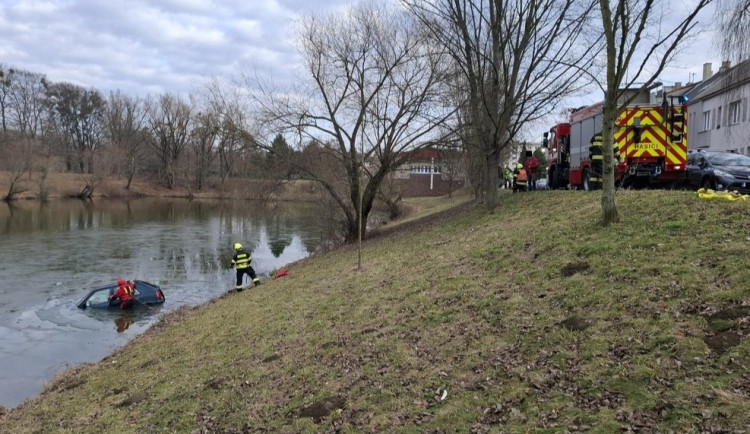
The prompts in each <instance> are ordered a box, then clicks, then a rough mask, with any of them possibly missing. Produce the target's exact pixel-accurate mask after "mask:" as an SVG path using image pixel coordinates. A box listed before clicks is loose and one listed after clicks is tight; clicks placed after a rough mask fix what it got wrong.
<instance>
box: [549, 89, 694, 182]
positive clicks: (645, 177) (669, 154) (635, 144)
mask: <svg viewBox="0 0 750 434" xmlns="http://www.w3.org/2000/svg"><path fill="white" fill-rule="evenodd" d="M643 95H644V96H645V97H640V98H638V99H640V100H641V101H637V100H636V102H634V103H632V104H631V105H629V106H627V107H625V108H624V109H623V110H622V111H621V112H620V113H619V114H618V116H617V121H616V122H615V125H614V129H613V133H614V151H615V153H614V155H615V159H616V161H613V164H616V166H615V183H616V184H617V185H622V186H641V187H642V186H666V185H672V184H675V183H678V182H681V181H682V180H683V179H684V177H685V165H686V159H687V107H686V104H685V102H684V101H682V98H679V97H672V98H669V99H670V100H671V101H668V98H667V96H666V94H664V96H663V99H662V103H661V104H660V105H659V104H650V103H649V102H648V99H649V93H648V92H644V93H643ZM602 107H603V103H597V104H594V105H591V106H587V107H583V108H580V109H577V110H574V111H573V112H572V113H571V114H570V122H566V123H562V124H557V125H555V126H554V127H552V128H551V129H550V130H549V131H548V132H545V133H544V139H543V142H542V143H543V146H544V147H545V148H547V152H548V154H547V173H548V178H549V181H548V183H549V187H550V188H551V189H556V188H581V189H584V190H590V189H592V188H593V187H594V185H595V184H594V183H591V182H590V178H591V174H592V168H593V164H592V161H591V156H590V154H589V146H590V144H591V141H592V138H593V137H594V135H595V134H600V133H601V131H602V119H603V112H602Z"/></svg>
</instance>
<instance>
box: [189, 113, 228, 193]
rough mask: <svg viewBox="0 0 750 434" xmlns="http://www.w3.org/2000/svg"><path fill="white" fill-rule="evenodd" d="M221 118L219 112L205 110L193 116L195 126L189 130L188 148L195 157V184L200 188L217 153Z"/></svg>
mask: <svg viewBox="0 0 750 434" xmlns="http://www.w3.org/2000/svg"><path fill="white" fill-rule="evenodd" d="M220 123H221V119H220V114H219V113H214V112H211V111H205V112H201V113H198V114H197V115H196V116H195V127H194V128H193V130H192V132H191V137H190V148H191V150H192V154H193V157H194V158H195V163H194V164H195V167H194V175H195V185H196V187H197V188H198V190H200V189H202V188H203V186H204V184H205V182H206V178H207V177H208V173H209V170H210V169H211V166H212V165H213V163H214V161H215V160H216V157H217V156H218V153H217V146H216V145H217V143H218V142H219V140H220V139H219V137H220V134H221V124H220Z"/></svg>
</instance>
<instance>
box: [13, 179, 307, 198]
mask: <svg viewBox="0 0 750 434" xmlns="http://www.w3.org/2000/svg"><path fill="white" fill-rule="evenodd" d="M85 176H86V177H88V176H89V175H85ZM10 179H11V176H10V173H8V172H3V171H0V198H2V197H5V195H6V194H7V193H8V190H9V188H10ZM40 179H41V174H40V173H33V172H32V173H29V174H25V175H24V176H23V178H22V179H21V180H20V181H19V183H18V184H19V185H20V187H21V190H22V191H21V192H20V193H18V194H16V195H14V197H13V200H48V199H64V198H75V197H80V195H81V192H83V191H84V188H85V187H86V178H84V175H81V174H77V173H53V174H49V175H48V176H47V179H46V180H45V183H44V192H43V191H42V185H41V182H40ZM126 186H127V179H126V178H125V177H122V176H107V177H101V178H99V179H97V180H96V182H95V184H94V190H93V193H92V194H91V197H92V198H137V197H165V198H166V197H170V198H192V199H274V200H289V201H301V202H303V201H314V200H316V199H317V197H318V196H317V193H318V188H317V186H316V185H315V183H314V182H312V181H305V180H295V181H284V182H282V183H277V182H273V183H272V182H266V181H262V180H251V179H239V178H230V179H227V180H225V181H224V182H223V183H222V182H221V180H220V179H218V178H210V179H209V180H207V181H206V183H205V186H204V187H203V188H201V189H197V188H195V187H194V186H192V187H191V186H190V185H189V184H188V182H187V181H178V182H177V183H176V185H175V186H174V187H173V188H168V187H167V184H166V182H165V181H164V180H162V179H159V178H156V177H137V178H134V179H133V181H132V182H131V185H130V188H127V189H126V188H125V187H126Z"/></svg>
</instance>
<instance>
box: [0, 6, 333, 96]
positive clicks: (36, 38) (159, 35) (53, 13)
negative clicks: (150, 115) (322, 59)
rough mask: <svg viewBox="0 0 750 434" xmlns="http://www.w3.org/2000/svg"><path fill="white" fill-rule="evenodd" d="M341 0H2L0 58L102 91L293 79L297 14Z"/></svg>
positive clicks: (11, 64) (57, 79)
mask: <svg viewBox="0 0 750 434" xmlns="http://www.w3.org/2000/svg"><path fill="white" fill-rule="evenodd" d="M345 3H346V1H345V0H111V1H110V0H0V64H3V65H4V66H6V67H15V68H18V69H23V70H26V71H30V72H35V73H42V74H45V75H46V76H47V78H48V79H49V80H51V81H53V82H61V81H65V82H71V83H75V84H78V85H81V86H84V87H94V88H96V89H99V90H101V91H104V92H109V91H110V90H117V89H119V90H122V91H123V92H125V93H128V94H133V95H140V96H145V95H147V94H159V93H163V92H176V93H186V92H189V91H190V90H191V89H192V88H194V87H195V86H197V85H198V84H199V83H200V82H201V81H203V80H205V79H206V78H210V77H226V76H230V75H233V74H237V73H238V71H248V70H255V69H257V70H259V71H261V72H268V73H270V74H272V76H275V77H280V76H281V77H283V76H286V75H290V74H289V73H290V72H291V69H292V66H293V65H294V64H295V63H296V62H297V54H296V51H295V49H294V47H293V43H292V40H293V38H294V19H295V17H296V16H298V14H299V13H308V12H310V11H323V12H325V11H328V10H331V9H333V8H336V7H340V6H341V5H343V4H345Z"/></svg>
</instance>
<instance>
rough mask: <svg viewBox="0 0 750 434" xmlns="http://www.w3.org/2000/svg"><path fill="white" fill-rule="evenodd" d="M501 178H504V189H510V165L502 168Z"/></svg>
mask: <svg viewBox="0 0 750 434" xmlns="http://www.w3.org/2000/svg"><path fill="white" fill-rule="evenodd" d="M503 178H505V189H506V190H510V189H511V188H513V171H512V170H510V167H506V168H504V169H503Z"/></svg>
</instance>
